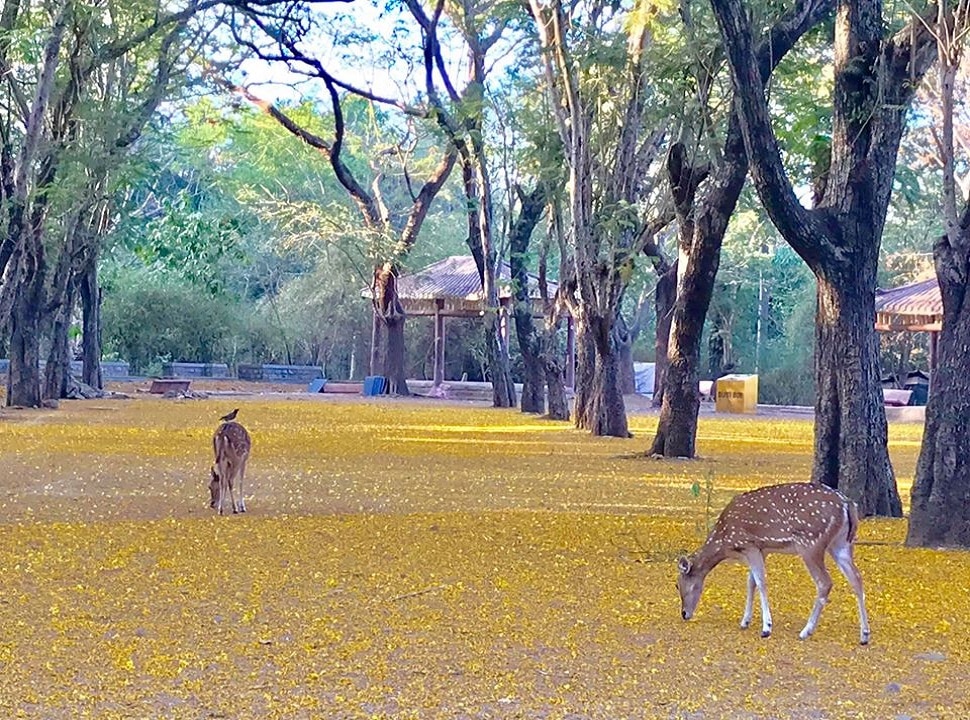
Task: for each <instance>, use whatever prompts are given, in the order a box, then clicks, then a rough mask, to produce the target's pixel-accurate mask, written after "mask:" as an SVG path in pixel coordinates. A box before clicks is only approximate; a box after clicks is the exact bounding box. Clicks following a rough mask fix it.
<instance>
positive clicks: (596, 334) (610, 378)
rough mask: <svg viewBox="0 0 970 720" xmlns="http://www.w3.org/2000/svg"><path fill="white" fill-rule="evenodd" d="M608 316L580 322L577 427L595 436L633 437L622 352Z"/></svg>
mask: <svg viewBox="0 0 970 720" xmlns="http://www.w3.org/2000/svg"><path fill="white" fill-rule="evenodd" d="M611 325H612V323H611V322H610V319H608V318H602V317H599V318H592V320H590V319H588V318H587V319H586V321H585V322H580V323H579V324H578V327H577V330H578V331H579V332H578V337H577V339H578V341H579V342H578V345H579V347H580V358H581V360H580V368H582V373H581V374H579V375H580V377H578V378H577V382H576V384H577V390H578V389H579V388H582V392H577V394H576V427H577V428H580V429H583V430H589V431H590V432H591V433H592V434H593V435H609V436H612V437H621V438H629V437H632V435H631V434H630V430H629V428H628V426H627V420H626V407H625V405H624V403H623V393H621V392H620V386H619V381H620V378H619V373H620V366H619V355H618V353H617V351H616V347H615V345H614V344H613V338H612V333H611V331H610V326H611Z"/></svg>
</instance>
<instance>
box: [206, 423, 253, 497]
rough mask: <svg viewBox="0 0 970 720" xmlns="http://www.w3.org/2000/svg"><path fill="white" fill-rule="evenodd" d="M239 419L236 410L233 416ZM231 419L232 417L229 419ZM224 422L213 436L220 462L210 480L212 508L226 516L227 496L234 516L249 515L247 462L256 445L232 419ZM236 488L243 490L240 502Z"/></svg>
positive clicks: (244, 429) (216, 464) (213, 444)
mask: <svg viewBox="0 0 970 720" xmlns="http://www.w3.org/2000/svg"><path fill="white" fill-rule="evenodd" d="M230 415H231V416H232V417H235V416H236V411H235V410H234V411H233V412H232V413H230ZM227 417H229V416H227ZM222 420H223V422H222V424H221V425H219V427H218V428H217V429H216V432H215V434H214V435H213V436H212V449H213V450H214V451H215V455H216V461H215V464H214V465H213V466H212V472H211V478H210V480H209V507H211V508H213V509H216V508H218V510H219V514H220V515H222V512H223V507H224V505H225V500H226V494H227V493H228V495H229V500H230V502H232V511H233V513H243V512H246V499H245V497H244V496H243V475H245V473H246V463H247V461H248V460H249V451H250V450H251V449H252V442H251V440H250V438H249V433H248V432H246V428H244V427H243V426H242V425H240V424H239V423H237V422H233V421H232V420H231V419H230V420H229V421H226V419H225V418H222ZM233 489H235V490H238V491H239V502H238V503H237V502H236V497H235V495H234V494H233Z"/></svg>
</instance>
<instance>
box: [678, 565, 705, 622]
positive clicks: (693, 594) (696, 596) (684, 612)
mask: <svg viewBox="0 0 970 720" xmlns="http://www.w3.org/2000/svg"><path fill="white" fill-rule="evenodd" d="M677 589H678V590H679V591H680V614H681V616H682V617H683V618H684V620H690V619H691V618H692V617H693V616H694V611H695V610H696V609H697V602H698V601H699V600H700V599H701V590H703V589H704V575H703V574H702V573H700V572H698V569H697V567H696V565H695V563H694V560H693V558H690V557H682V558H680V559H679V560H678V561H677Z"/></svg>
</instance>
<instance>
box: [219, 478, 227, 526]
mask: <svg viewBox="0 0 970 720" xmlns="http://www.w3.org/2000/svg"><path fill="white" fill-rule="evenodd" d="M225 501H226V474H225V471H224V470H222V469H220V471H219V514H220V515H222V513H223V507H224V505H223V503H224V502H225Z"/></svg>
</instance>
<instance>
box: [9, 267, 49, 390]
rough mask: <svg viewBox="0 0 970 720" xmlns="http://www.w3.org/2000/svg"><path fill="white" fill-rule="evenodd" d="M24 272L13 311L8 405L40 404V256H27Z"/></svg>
mask: <svg viewBox="0 0 970 720" xmlns="http://www.w3.org/2000/svg"><path fill="white" fill-rule="evenodd" d="M23 260H26V262H24V274H23V276H22V280H21V282H20V283H19V285H18V288H19V291H18V292H17V293H16V294H15V295H14V300H13V306H12V307H11V310H10V370H9V375H8V377H7V405H8V406H9V407H40V401H41V387H40V325H41V320H42V308H43V290H44V280H43V270H42V268H41V267H38V263H37V262H36V260H37V257H36V256H31V258H30V259H26V258H24V259H23Z"/></svg>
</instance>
